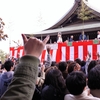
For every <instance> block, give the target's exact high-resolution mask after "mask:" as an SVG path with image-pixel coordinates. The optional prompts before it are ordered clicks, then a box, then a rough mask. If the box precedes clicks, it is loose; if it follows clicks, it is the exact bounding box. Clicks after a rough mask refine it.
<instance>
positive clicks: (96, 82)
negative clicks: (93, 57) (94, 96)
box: [88, 64, 100, 89]
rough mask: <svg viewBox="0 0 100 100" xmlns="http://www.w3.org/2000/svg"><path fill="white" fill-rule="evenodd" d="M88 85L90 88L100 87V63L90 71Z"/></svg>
mask: <svg viewBox="0 0 100 100" xmlns="http://www.w3.org/2000/svg"><path fill="white" fill-rule="evenodd" d="M88 86H89V88H90V89H100V64H98V65H96V66H95V67H94V68H92V69H91V70H90V72H89V73H88Z"/></svg>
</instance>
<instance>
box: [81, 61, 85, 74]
mask: <svg viewBox="0 0 100 100" xmlns="http://www.w3.org/2000/svg"><path fill="white" fill-rule="evenodd" d="M85 65H86V61H85V60H82V61H81V71H82V72H84V73H85Z"/></svg>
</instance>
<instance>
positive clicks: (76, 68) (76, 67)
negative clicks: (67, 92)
mask: <svg viewBox="0 0 100 100" xmlns="http://www.w3.org/2000/svg"><path fill="white" fill-rule="evenodd" d="M80 69H81V67H80V65H79V64H78V63H76V62H72V63H70V64H69V65H68V69H67V70H68V73H71V72H72V71H79V70H80Z"/></svg>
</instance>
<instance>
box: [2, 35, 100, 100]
mask: <svg viewBox="0 0 100 100" xmlns="http://www.w3.org/2000/svg"><path fill="white" fill-rule="evenodd" d="M59 35H60V34H59ZM22 38H23V42H24V52H25V55H24V56H22V57H21V58H19V59H18V60H17V62H16V61H14V60H13V61H12V59H7V60H6V61H5V62H4V64H1V71H0V100H100V95H99V93H100V54H97V57H98V59H97V60H91V54H90V53H89V52H88V55H87V57H86V60H85V61H84V60H81V59H79V58H77V59H75V60H74V61H71V60H68V61H66V62H65V61H60V62H59V63H57V62H53V61H52V59H51V55H50V49H51V48H50V47H49V46H48V47H47V53H48V54H47V60H46V61H43V62H42V63H41V62H40V61H39V57H40V55H41V53H42V51H43V49H44V47H45V45H46V43H47V42H48V40H49V36H47V37H46V38H45V39H44V40H43V41H41V40H39V39H37V38H35V37H31V38H29V39H27V37H26V36H25V35H24V34H22Z"/></svg>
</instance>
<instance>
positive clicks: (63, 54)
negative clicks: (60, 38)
mask: <svg viewBox="0 0 100 100" xmlns="http://www.w3.org/2000/svg"><path fill="white" fill-rule="evenodd" d="M61 53H62V55H61V61H66V47H62V48H61Z"/></svg>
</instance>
